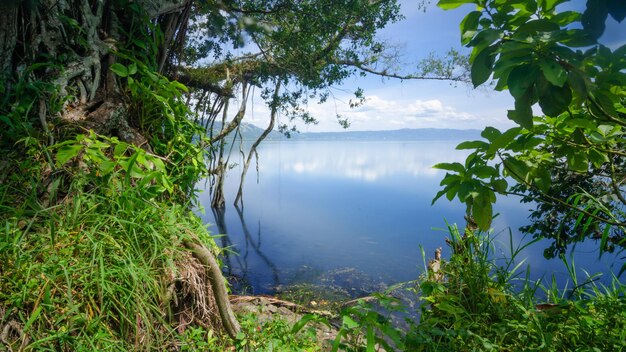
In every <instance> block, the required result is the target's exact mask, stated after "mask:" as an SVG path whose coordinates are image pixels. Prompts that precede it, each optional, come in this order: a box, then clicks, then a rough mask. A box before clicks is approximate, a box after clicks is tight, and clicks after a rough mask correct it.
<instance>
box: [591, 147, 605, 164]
mask: <svg viewBox="0 0 626 352" xmlns="http://www.w3.org/2000/svg"><path fill="white" fill-rule="evenodd" d="M589 161H591V163H592V164H593V166H595V167H596V168H600V167H601V166H602V165H604V163H608V162H609V157H608V155H607V154H606V153H602V152H600V151H598V150H597V149H595V148H590V149H589Z"/></svg>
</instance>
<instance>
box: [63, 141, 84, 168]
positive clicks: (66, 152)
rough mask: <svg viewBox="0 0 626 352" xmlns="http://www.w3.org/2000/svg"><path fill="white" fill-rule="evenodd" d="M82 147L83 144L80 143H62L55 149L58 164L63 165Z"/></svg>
mask: <svg viewBox="0 0 626 352" xmlns="http://www.w3.org/2000/svg"><path fill="white" fill-rule="evenodd" d="M82 149H83V146H82V145H80V144H70V145H64V146H62V147H61V148H59V150H58V151H57V155H56V160H57V164H58V165H64V164H65V163H66V162H68V161H69V160H70V159H72V158H73V157H75V156H76V155H78V153H79V152H80V151H81V150H82Z"/></svg>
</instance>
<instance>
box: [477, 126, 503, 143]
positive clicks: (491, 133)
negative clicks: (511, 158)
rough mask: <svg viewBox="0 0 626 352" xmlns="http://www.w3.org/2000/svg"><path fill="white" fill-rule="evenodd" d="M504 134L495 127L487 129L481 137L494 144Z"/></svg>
mask: <svg viewBox="0 0 626 352" xmlns="http://www.w3.org/2000/svg"><path fill="white" fill-rule="evenodd" d="M501 134H502V133H501V132H500V131H499V130H498V129H497V128H494V127H491V126H489V127H485V129H484V130H483V131H482V132H481V133H480V136H481V137H483V138H485V139H487V140H488V141H490V142H493V141H494V140H495V139H496V138H497V137H498V136H499V135H501Z"/></svg>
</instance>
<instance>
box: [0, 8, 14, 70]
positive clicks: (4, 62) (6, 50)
mask: <svg viewBox="0 0 626 352" xmlns="http://www.w3.org/2000/svg"><path fill="white" fill-rule="evenodd" d="M17 9H18V6H17V3H16V4H2V5H0V79H2V78H3V76H7V75H9V74H10V73H11V71H12V69H13V51H14V50H15V43H16V42H17Z"/></svg>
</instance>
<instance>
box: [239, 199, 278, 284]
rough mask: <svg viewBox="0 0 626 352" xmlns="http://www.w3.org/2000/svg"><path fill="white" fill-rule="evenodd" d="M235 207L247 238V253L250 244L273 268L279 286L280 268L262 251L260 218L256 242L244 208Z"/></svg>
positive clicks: (275, 282) (273, 274) (275, 281)
mask: <svg viewBox="0 0 626 352" xmlns="http://www.w3.org/2000/svg"><path fill="white" fill-rule="evenodd" d="M235 209H236V210H237V215H239V220H240V221H241V227H242V229H243V234H244V236H245V238H246V255H247V251H248V244H250V245H251V246H252V248H253V249H254V251H255V252H256V254H257V255H258V256H259V258H261V259H263V261H264V262H265V263H267V266H268V267H269V268H270V270H272V276H273V277H274V287H276V286H278V285H279V283H280V278H279V276H278V268H277V267H276V264H274V263H273V262H272V261H271V260H270V259H269V258H268V257H267V256H266V255H265V254H263V252H261V221H260V220H259V226H258V232H257V242H256V243H255V241H254V239H252V235H251V234H250V230H248V226H247V225H246V220H245V218H244V216H243V209H242V208H239V206H237V205H235Z"/></svg>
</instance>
